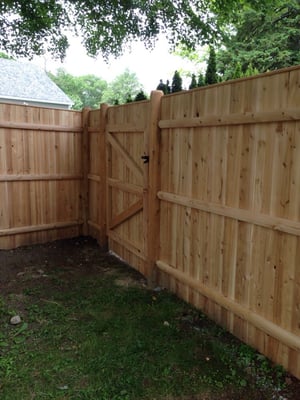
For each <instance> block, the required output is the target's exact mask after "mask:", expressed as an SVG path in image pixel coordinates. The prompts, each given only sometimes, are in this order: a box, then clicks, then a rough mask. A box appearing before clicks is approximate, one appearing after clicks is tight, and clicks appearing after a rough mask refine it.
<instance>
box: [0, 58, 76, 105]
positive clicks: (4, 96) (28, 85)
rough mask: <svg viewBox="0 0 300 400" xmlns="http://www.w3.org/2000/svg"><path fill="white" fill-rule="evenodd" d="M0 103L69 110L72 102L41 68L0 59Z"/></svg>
mask: <svg viewBox="0 0 300 400" xmlns="http://www.w3.org/2000/svg"><path fill="white" fill-rule="evenodd" d="M0 103H14V104H27V105H33V106H39V107H51V108H64V109H69V108H71V106H72V104H73V102H72V100H71V99H70V98H69V97H68V96H67V95H66V94H65V93H64V92H63V91H62V90H61V89H60V88H59V87H58V86H57V85H56V84H55V83H54V82H53V81H52V80H51V79H50V78H49V77H48V75H47V74H46V72H45V71H43V70H42V69H41V68H39V67H37V66H35V65H33V64H30V63H27V62H19V61H14V60H7V59H5V58H0Z"/></svg>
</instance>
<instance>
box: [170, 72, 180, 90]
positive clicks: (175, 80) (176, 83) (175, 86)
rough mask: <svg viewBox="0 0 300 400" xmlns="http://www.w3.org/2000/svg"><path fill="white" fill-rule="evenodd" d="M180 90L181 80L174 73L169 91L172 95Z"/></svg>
mask: <svg viewBox="0 0 300 400" xmlns="http://www.w3.org/2000/svg"><path fill="white" fill-rule="evenodd" d="M181 90H182V78H181V76H180V73H179V72H178V71H175V72H174V75H173V79H172V86H171V91H172V93H175V92H180V91H181Z"/></svg>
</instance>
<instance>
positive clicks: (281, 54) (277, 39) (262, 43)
mask: <svg viewBox="0 0 300 400" xmlns="http://www.w3.org/2000/svg"><path fill="white" fill-rule="evenodd" d="M299 24H300V1H299V0H286V1H283V0H274V1H273V4H272V6H269V7H268V8H267V9H266V10H264V11H262V10H257V9H254V8H253V7H248V8H242V9H241V11H240V12H239V18H238V20H237V22H236V24H235V27H234V30H233V31H232V32H231V33H230V34H229V35H228V36H227V38H226V39H225V40H224V45H225V47H226V48H225V49H222V50H220V51H219V52H218V54H217V65H218V71H219V72H220V73H221V74H222V75H223V76H224V79H230V78H233V77H234V72H235V68H236V65H237V64H238V63H239V64H240V65H241V70H242V73H244V74H245V73H246V70H247V69H248V71H247V75H248V74H249V73H251V69H252V72H254V73H257V72H265V71H267V70H274V69H278V68H283V67H287V66H291V65H295V64H299V63H300V29H299ZM250 65H251V68H250V67H249V66H250Z"/></svg>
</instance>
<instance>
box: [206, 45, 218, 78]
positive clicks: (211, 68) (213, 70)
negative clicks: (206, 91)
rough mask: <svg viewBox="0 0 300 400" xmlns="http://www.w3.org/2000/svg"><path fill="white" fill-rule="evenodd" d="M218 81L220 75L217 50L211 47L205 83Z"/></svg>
mask: <svg viewBox="0 0 300 400" xmlns="http://www.w3.org/2000/svg"><path fill="white" fill-rule="evenodd" d="M217 82H218V75H217V64H216V52H215V49H214V48H213V47H210V49H209V58H208V62H207V68H206V73H205V83H206V85H211V84H213V83H217Z"/></svg>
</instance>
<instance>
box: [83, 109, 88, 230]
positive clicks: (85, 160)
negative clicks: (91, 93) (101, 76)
mask: <svg viewBox="0 0 300 400" xmlns="http://www.w3.org/2000/svg"><path fill="white" fill-rule="evenodd" d="M89 112H90V108H89V107H85V108H83V110H82V150H81V154H82V176H83V180H82V188H81V210H82V211H81V213H82V220H83V225H82V235H84V236H86V235H88V234H89V228H88V219H89V181H88V174H89V166H90V165H89V164H90V146H89V144H90V138H89Z"/></svg>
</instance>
